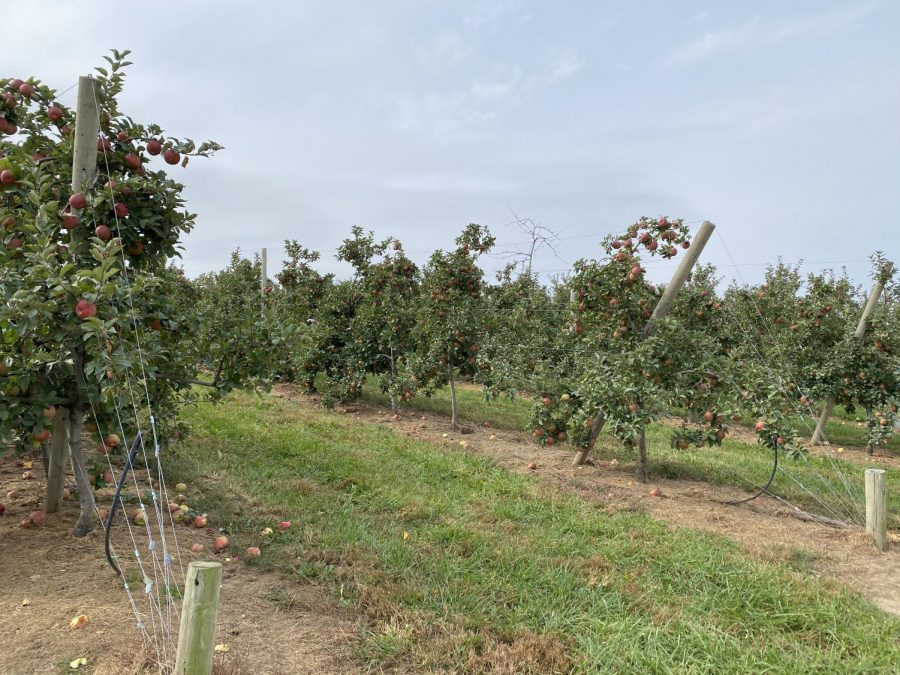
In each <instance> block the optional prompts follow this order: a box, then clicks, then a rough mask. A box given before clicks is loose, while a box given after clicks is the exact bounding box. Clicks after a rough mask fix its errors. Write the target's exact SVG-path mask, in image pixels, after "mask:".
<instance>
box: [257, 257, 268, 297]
mask: <svg viewBox="0 0 900 675" xmlns="http://www.w3.org/2000/svg"><path fill="white" fill-rule="evenodd" d="M267 254H268V251H267V250H266V249H263V250H262V252H261V253H260V254H259V261H260V266H259V294H260V296H262V297H266V285H267V284H268V283H269V274H268V271H267V269H266V267H267Z"/></svg>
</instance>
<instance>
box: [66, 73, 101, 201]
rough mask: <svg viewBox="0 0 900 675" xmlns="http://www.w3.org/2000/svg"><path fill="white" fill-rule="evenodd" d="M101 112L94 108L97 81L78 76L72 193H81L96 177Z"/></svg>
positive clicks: (95, 104)
mask: <svg viewBox="0 0 900 675" xmlns="http://www.w3.org/2000/svg"><path fill="white" fill-rule="evenodd" d="M99 135H100V113H99V111H98V110H97V82H96V81H95V80H94V78H92V77H79V78H78V101H77V103H76V104H75V152H74V156H73V158H72V192H73V193H74V192H81V191H82V190H84V189H85V188H86V187H87V186H89V185H90V184H91V183H92V182H93V180H94V178H96V177H97V138H98V136H99Z"/></svg>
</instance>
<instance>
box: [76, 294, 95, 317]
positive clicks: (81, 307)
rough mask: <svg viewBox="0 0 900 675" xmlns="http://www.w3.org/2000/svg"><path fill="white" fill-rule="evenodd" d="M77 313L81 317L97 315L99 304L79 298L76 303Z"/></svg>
mask: <svg viewBox="0 0 900 675" xmlns="http://www.w3.org/2000/svg"><path fill="white" fill-rule="evenodd" d="M75 315H76V316H77V317H78V318H79V319H90V318H91V317H92V316H97V305H95V304H94V303H92V302H88V301H87V300H84V299H82V300H79V301H78V302H77V303H76V305H75Z"/></svg>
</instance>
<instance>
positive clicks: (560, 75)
mask: <svg viewBox="0 0 900 675" xmlns="http://www.w3.org/2000/svg"><path fill="white" fill-rule="evenodd" d="M584 64H585V59H584V57H583V56H580V55H579V54H576V53H575V52H574V51H572V50H571V49H562V50H558V51H555V52H554V53H553V54H552V55H551V58H550V72H549V73H548V74H547V77H546V81H547V83H552V82H558V81H559V80H565V79H566V78H568V77H571V76H572V75H574V74H575V73H577V72H578V71H579V70H581V69H582V68H584Z"/></svg>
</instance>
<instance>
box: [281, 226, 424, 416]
mask: <svg viewBox="0 0 900 675" xmlns="http://www.w3.org/2000/svg"><path fill="white" fill-rule="evenodd" d="M337 258H338V260H340V261H343V262H347V263H349V264H350V265H351V266H352V268H353V277H352V278H351V279H348V280H345V281H341V282H339V283H336V284H333V285H332V286H330V287H329V288H328V290H327V292H326V294H325V296H324V298H323V299H322V301H321V303H320V304H319V307H318V311H317V313H316V317H315V319H314V320H313V322H312V324H311V326H310V328H309V331H308V334H307V338H308V339H307V341H306V343H305V345H304V346H303V347H302V348H301V349H300V352H299V354H298V358H297V360H298V363H299V364H300V367H299V369H298V370H299V372H301V373H303V376H304V377H305V379H306V382H307V385H308V386H309V387H310V388H313V387H315V388H316V389H320V390H321V391H322V392H323V398H324V402H325V403H326V404H331V403H333V402H334V401H347V400H349V399H351V398H354V397H356V396H358V395H359V394H360V393H361V390H362V386H363V385H364V384H365V381H366V377H367V376H369V375H373V376H375V377H376V382H377V386H378V387H379V389H380V390H381V391H382V392H384V393H387V394H388V396H389V397H390V400H391V406H392V408H393V409H395V410H396V408H397V404H398V402H399V400H400V399H401V398H403V399H406V400H408V399H409V398H410V397H411V396H412V394H413V390H414V385H413V383H412V381H411V379H410V377H409V375H408V372H407V370H406V368H405V362H406V358H407V356H408V354H409V351H410V348H411V338H410V335H411V330H412V327H413V324H414V322H415V307H416V301H417V297H418V293H419V281H418V268H417V267H416V265H415V264H414V263H413V262H412V261H411V260H410V259H409V258H408V257H407V256H406V254H405V253H404V252H403V247H402V245H401V244H400V242H399V241H397V240H396V239H393V238H390V237H389V238H387V239H384V240H383V241H376V240H375V237H374V235H373V234H372V233H371V232H369V233H366V232H364V231H363V229H362V228H360V227H354V228H353V231H352V236H351V237H349V238H347V239H345V240H344V241H343V242H342V244H341V246H340V247H339V249H338V253H337ZM317 379H318V381H317Z"/></svg>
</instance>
